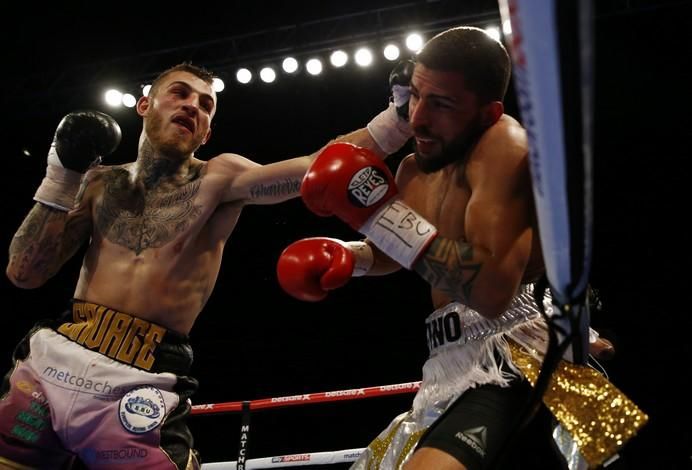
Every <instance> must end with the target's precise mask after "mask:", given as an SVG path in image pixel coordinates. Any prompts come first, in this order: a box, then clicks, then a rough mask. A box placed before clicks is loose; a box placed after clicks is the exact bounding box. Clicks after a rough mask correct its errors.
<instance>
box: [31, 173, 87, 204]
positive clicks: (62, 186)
mask: <svg viewBox="0 0 692 470" xmlns="http://www.w3.org/2000/svg"><path fill="white" fill-rule="evenodd" d="M82 176H83V175H82V173H78V172H76V171H73V170H68V169H67V168H63V167H62V166H56V165H48V166H47V167H46V176H45V177H44V178H43V181H41V184H40V185H39V187H38V189H37V190H36V194H34V201H38V202H40V203H42V204H45V205H47V206H50V207H52V208H54V209H58V210H61V211H69V210H70V209H72V207H73V206H74V200H75V197H76V196H77V193H78V192H79V185H80V184H81V182H82Z"/></svg>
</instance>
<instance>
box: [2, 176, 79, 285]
mask: <svg viewBox="0 0 692 470" xmlns="http://www.w3.org/2000/svg"><path fill="white" fill-rule="evenodd" d="M85 181H86V178H85ZM85 187H86V183H85V184H83V185H82V188H81V190H80V194H79V195H78V196H77V200H78V204H77V206H76V207H75V209H73V210H71V211H70V212H65V211H61V210H58V209H53V208H52V207H48V206H46V205H44V204H42V203H40V202H38V203H36V204H35V205H34V207H33V208H32V209H31V211H30V212H29V214H28V215H27V216H26V218H25V219H24V222H22V225H21V226H20V227H19V229H18V230H17V232H16V233H15V234H14V237H13V238H12V242H11V243H10V253H9V263H8V265H7V270H6V273H7V277H8V278H9V279H10V280H11V281H12V283H13V284H15V285H16V286H18V287H22V288H25V289H33V288H36V287H39V286H41V285H43V284H44V283H45V282H46V281H47V280H48V279H50V278H51V277H52V276H54V275H55V274H56V273H57V272H58V270H59V269H60V267H61V266H62V265H63V264H65V262H66V261H67V260H68V259H69V258H71V257H72V256H73V255H74V254H75V253H76V252H77V250H78V249H79V248H80V246H82V244H83V243H84V242H85V241H86V240H87V239H88V237H89V235H90V234H91V226H92V225H91V215H90V211H89V207H88V205H87V204H85V203H84V202H83V195H84V189H85Z"/></svg>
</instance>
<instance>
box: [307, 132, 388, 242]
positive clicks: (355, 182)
mask: <svg viewBox="0 0 692 470" xmlns="http://www.w3.org/2000/svg"><path fill="white" fill-rule="evenodd" d="M397 193H398V190H397V188H396V184H395V183H394V176H392V173H391V171H389V168H387V165H385V163H384V162H383V161H382V160H380V159H379V158H378V157H377V155H375V154H374V153H372V152H371V151H370V150H368V149H365V148H362V147H357V146H355V145H352V144H347V143H343V142H339V143H336V144H331V145H328V146H327V147H325V149H324V150H323V151H322V152H321V153H320V154H319V155H318V156H317V157H316V158H315V161H314V162H312V165H310V169H309V170H308V172H307V173H306V174H305V177H304V178H303V183H302V185H301V187H300V195H301V196H302V197H303V201H304V202H305V205H306V206H308V209H310V210H311V211H312V212H314V213H315V214H317V215H321V216H323V217H327V216H330V215H336V216H337V217H339V218H340V219H341V220H343V221H344V222H346V223H347V224H349V225H350V226H351V227H353V228H354V229H356V230H358V229H360V227H361V226H362V225H363V224H365V222H366V221H367V220H368V219H369V218H370V217H371V216H372V214H373V213H374V212H376V211H377V209H378V208H379V207H380V206H381V205H382V204H384V203H385V202H387V201H388V200H389V199H391V198H392V197H394V196H396V194H397Z"/></svg>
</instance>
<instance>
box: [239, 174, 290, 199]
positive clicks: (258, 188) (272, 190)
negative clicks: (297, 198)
mask: <svg viewBox="0 0 692 470" xmlns="http://www.w3.org/2000/svg"><path fill="white" fill-rule="evenodd" d="M300 183H301V180H299V179H292V178H286V179H285V180H283V181H277V182H275V183H272V184H257V185H255V186H252V187H251V188H250V197H251V198H252V199H259V198H262V197H267V196H270V197H271V196H277V197H281V196H291V195H297V194H298V193H299V192H300Z"/></svg>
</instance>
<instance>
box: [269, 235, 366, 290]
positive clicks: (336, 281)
mask: <svg viewBox="0 0 692 470" xmlns="http://www.w3.org/2000/svg"><path fill="white" fill-rule="evenodd" d="M354 266H355V257H354V255H353V252H352V251H351V250H350V249H349V248H348V246H346V245H345V244H344V243H343V242H341V241H340V240H336V239H333V238H305V239H303V240H298V241H297V242H294V243H292V244H290V245H289V246H287V247H286V249H285V250H284V251H283V252H282V253H281V256H279V262H278V263H277V265H276V274H277V276H278V279H279V284H280V285H281V287H282V288H283V290H285V291H286V292H287V293H289V294H291V295H292V296H293V297H295V298H297V299H299V300H305V301H308V302H317V301H318V300H322V299H324V298H325V297H326V296H327V292H328V291H330V290H332V289H336V288H337V287H341V286H343V285H344V284H346V283H347V282H348V281H349V279H351V276H352V275H353V268H354Z"/></svg>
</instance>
